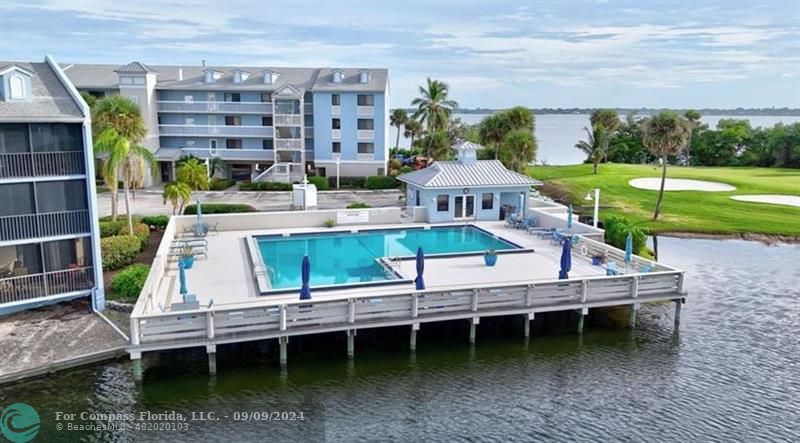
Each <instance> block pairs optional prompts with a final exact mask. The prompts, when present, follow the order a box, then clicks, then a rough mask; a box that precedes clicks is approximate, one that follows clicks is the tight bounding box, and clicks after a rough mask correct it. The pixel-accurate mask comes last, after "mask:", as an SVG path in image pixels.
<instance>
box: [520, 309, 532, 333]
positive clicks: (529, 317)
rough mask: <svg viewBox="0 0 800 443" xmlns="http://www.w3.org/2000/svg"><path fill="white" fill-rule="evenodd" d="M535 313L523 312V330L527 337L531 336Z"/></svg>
mask: <svg viewBox="0 0 800 443" xmlns="http://www.w3.org/2000/svg"><path fill="white" fill-rule="evenodd" d="M533 315H534V314H533V313H532V312H531V313H528V314H522V318H523V320H524V321H525V330H524V332H523V333H524V335H525V338H530V336H531V322H532V321H533Z"/></svg>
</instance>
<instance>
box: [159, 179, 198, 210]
mask: <svg viewBox="0 0 800 443" xmlns="http://www.w3.org/2000/svg"><path fill="white" fill-rule="evenodd" d="M191 198H192V189H191V188H190V187H189V185H187V184H186V183H183V182H177V181H176V182H170V183H167V184H166V185H165V186H164V204H165V205H166V204H167V201H169V202H170V203H172V215H175V214H176V213H177V214H182V213H183V207H184V206H185V205H186V202H188V201H189V200H190V199H191Z"/></svg>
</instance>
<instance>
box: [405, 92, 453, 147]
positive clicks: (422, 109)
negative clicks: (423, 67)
mask: <svg viewBox="0 0 800 443" xmlns="http://www.w3.org/2000/svg"><path fill="white" fill-rule="evenodd" d="M449 92H450V87H449V86H448V85H447V83H444V82H442V81H439V80H432V79H431V78H430V77H428V82H427V86H426V87H423V86H420V87H419V94H420V96H419V97H417V98H415V99H414V100H412V101H411V106H416V107H417V111H416V112H414V118H415V119H418V120H419V122H420V123H421V124H423V125H425V126H426V127H427V130H428V134H434V133H435V132H436V131H438V130H442V129H446V128H447V122H448V120H449V119H450V114H452V112H453V110H455V108H457V107H458V103H456V101H455V100H450V99H449V98H447V95H448V93H449ZM432 143H433V137H430V138H429V142H428V151H429V152H428V156H430V154H431V152H430V151H431V147H432Z"/></svg>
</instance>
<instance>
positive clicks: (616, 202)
mask: <svg viewBox="0 0 800 443" xmlns="http://www.w3.org/2000/svg"><path fill="white" fill-rule="evenodd" d="M528 173H529V174H530V175H531V176H533V177H535V178H536V179H538V180H541V181H543V182H545V183H546V184H547V185H552V186H545V193H546V194H548V193H549V194H553V193H558V190H559V189H560V190H561V191H563V192H565V193H566V194H567V195H568V198H569V199H570V200H571V202H572V204H573V205H575V208H579V207H581V206H582V208H581V213H583V214H589V215H591V212H592V208H591V205H592V204H593V203H592V202H591V201H586V200H584V197H585V196H586V193H587V192H588V191H589V190H590V189H594V188H597V187H599V188H600V205H601V209H600V218H601V220H602V219H603V217H608V216H610V215H624V216H626V217H628V218H629V219H631V220H635V221H641V222H642V223H644V225H645V226H647V227H648V228H649V229H650V232H653V233H658V232H696V233H708V234H745V233H757V234H772V235H786V236H795V237H797V236H800V208H797V207H792V206H782V205H771V204H763V203H748V202H739V201H736V200H732V199H730V198H729V197H730V196H732V195H744V194H791V195H800V170H797V169H779V168H700V167H692V168H689V167H677V166H671V167H670V168H669V169H668V170H667V177H673V178H693V179H698V180H709V181H718V182H723V183H727V184H730V185H733V186H735V187H736V190H735V191H731V192H698V191H672V192H665V193H664V206H663V209H662V213H661V216H660V217H659V221H658V222H652V221H650V220H651V218H652V216H653V209H654V207H655V202H656V198H657V197H658V191H646V190H642V189H636V188H634V187H632V186H630V185H628V181H629V180H631V179H634V178H639V177H660V176H661V170H660V169H659V168H658V167H654V166H649V165H600V170H599V173H598V174H597V175H594V174H592V166H591V165H572V166H533V167H531V168H530V169H529V170H528ZM556 188H557V189H556ZM551 196H552V195H551Z"/></svg>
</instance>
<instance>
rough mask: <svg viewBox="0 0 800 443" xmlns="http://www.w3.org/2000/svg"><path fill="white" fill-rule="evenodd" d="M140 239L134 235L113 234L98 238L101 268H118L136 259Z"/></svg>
mask: <svg viewBox="0 0 800 443" xmlns="http://www.w3.org/2000/svg"><path fill="white" fill-rule="evenodd" d="M141 248H142V241H141V239H139V237H137V236H135V235H114V236H111V237H106V238H101V239H100V255H101V257H102V258H103V269H105V270H110V269H119V268H122V267H123V266H127V265H129V264H131V263H133V261H134V260H136V255H137V254H139V251H140V250H141Z"/></svg>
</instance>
